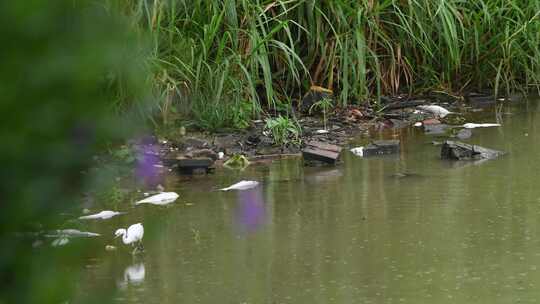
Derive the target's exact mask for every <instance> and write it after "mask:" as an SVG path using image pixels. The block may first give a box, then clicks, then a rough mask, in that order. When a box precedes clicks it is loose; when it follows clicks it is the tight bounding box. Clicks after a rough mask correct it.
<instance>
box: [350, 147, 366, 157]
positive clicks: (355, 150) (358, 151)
mask: <svg viewBox="0 0 540 304" xmlns="http://www.w3.org/2000/svg"><path fill="white" fill-rule="evenodd" d="M350 151H351V152H352V153H353V154H354V155H356V156H364V147H356V148H352V149H351V150H350Z"/></svg>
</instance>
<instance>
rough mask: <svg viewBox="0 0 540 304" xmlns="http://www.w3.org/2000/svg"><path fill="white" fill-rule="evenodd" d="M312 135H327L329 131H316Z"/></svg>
mask: <svg viewBox="0 0 540 304" xmlns="http://www.w3.org/2000/svg"><path fill="white" fill-rule="evenodd" d="M314 133H315V134H328V133H330V131H328V130H316V131H315V132H314Z"/></svg>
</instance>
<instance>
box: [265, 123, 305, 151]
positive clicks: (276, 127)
mask: <svg viewBox="0 0 540 304" xmlns="http://www.w3.org/2000/svg"><path fill="white" fill-rule="evenodd" d="M265 129H266V130H268V131H270V134H271V135H272V138H273V139H274V142H275V143H276V144H278V145H280V146H286V145H289V144H293V145H297V146H298V145H300V132H301V128H300V126H299V125H298V123H297V122H296V121H293V120H291V119H290V118H288V117H283V116H281V115H280V116H278V117H276V118H269V119H267V120H266V125H265Z"/></svg>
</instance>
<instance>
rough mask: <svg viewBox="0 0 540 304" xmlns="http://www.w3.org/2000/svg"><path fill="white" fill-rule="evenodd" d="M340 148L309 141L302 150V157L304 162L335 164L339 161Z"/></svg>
mask: <svg viewBox="0 0 540 304" xmlns="http://www.w3.org/2000/svg"><path fill="white" fill-rule="evenodd" d="M341 150H342V148H341V147H339V146H336V145H331V144H327V143H323V142H320V141H311V142H308V143H307V144H306V147H305V148H304V149H303V150H302V156H303V157H304V160H306V161H319V162H324V163H327V164H335V163H336V162H337V161H338V160H339V155H340V153H341Z"/></svg>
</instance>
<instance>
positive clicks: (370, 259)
mask: <svg viewBox="0 0 540 304" xmlns="http://www.w3.org/2000/svg"><path fill="white" fill-rule="evenodd" d="M525 106H527V105H526V104H524V106H523V107H516V108H509V109H506V110H505V111H512V112H513V113H514V115H506V116H504V117H503V127H501V128H493V129H478V130H475V132H474V134H473V136H472V137H471V138H470V139H467V140H466V142H467V143H471V144H478V145H482V146H485V147H488V148H493V149H497V150H503V151H507V152H508V154H507V155H505V156H503V157H501V158H500V159H497V160H491V161H486V162H482V163H480V164H478V163H472V164H475V165H467V166H463V165H461V163H450V162H446V161H441V160H440V157H439V155H440V147H435V146H433V145H431V144H430V143H431V142H432V141H433V140H434V138H433V136H432V135H426V134H424V133H423V132H422V131H421V130H419V129H415V128H411V129H405V130H402V131H400V132H397V131H390V132H391V133H387V134H376V137H377V138H394V139H400V140H401V141H402V143H403V144H402V150H401V153H400V155H399V156H397V157H391V158H378V157H373V158H360V157H355V156H354V155H352V154H351V153H349V152H348V151H345V153H344V159H343V164H341V165H340V166H338V167H329V168H304V167H303V166H302V164H301V163H300V162H297V161H295V160H287V161H281V162H275V163H273V164H272V165H271V166H270V167H257V166H251V167H248V168H247V169H246V170H245V171H242V172H237V171H229V170H217V171H216V173H215V174H214V175H211V176H208V177H205V178H193V179H189V180H185V179H182V180H181V179H179V178H178V177H176V176H169V177H168V179H167V180H166V181H165V183H164V185H166V189H167V190H170V191H176V192H178V193H179V194H180V195H181V197H182V201H185V202H189V203H190V204H189V205H187V204H181V203H179V204H175V205H173V206H172V207H171V208H166V209H163V208H143V209H140V208H135V209H134V210H133V212H130V213H129V214H127V215H126V216H125V217H119V218H114V219H111V222H110V223H109V222H105V223H88V225H92V226H91V227H85V229H86V228H88V229H89V230H91V231H94V230H95V231H96V232H99V233H100V234H102V235H103V236H107V235H111V231H113V230H114V228H115V227H118V226H126V225H128V224H129V223H133V222H139V221H141V222H144V225H145V228H147V230H148V233H147V235H145V244H144V245H145V249H146V255H145V257H144V264H141V263H133V264H132V265H130V266H128V267H127V268H126V265H125V263H118V262H116V263H115V262H113V261H111V260H113V259H112V257H111V256H110V255H107V254H101V255H99V257H98V258H97V259H99V260H100V261H101V264H100V265H101V266H100V267H99V271H98V270H96V269H94V270H92V268H90V267H88V265H84V266H85V267H88V269H87V268H85V274H86V276H87V277H88V280H87V281H88V282H92V283H93V284H95V285H96V286H107V285H113V286H114V285H116V284H114V283H115V280H116V279H118V275H119V274H122V273H123V274H124V275H123V278H124V279H123V280H122V282H123V286H127V284H131V282H133V283H135V282H141V283H142V280H144V284H142V285H140V287H142V286H144V288H136V289H129V288H128V289H127V291H126V292H122V293H121V296H122V297H121V298H120V300H119V301H120V302H122V303H310V304H313V303H321V304H322V303H501V304H502V303H534V302H536V301H538V299H540V291H539V290H540V289H539V286H540V237H539V236H540V221H539V216H540V187H538V172H540V116H538V108H537V107H536V104H530V105H529V108H528V109H527V108H525ZM479 115H483V116H481V117H478V120H476V121H474V122H489V121H494V117H493V116H494V115H495V114H494V113H493V112H489V111H484V112H481V113H480V114H479ZM437 140H439V139H437ZM364 142H365V141H364ZM467 164H468V163H467ZM242 179H245V180H263V181H264V182H263V183H262V185H261V186H260V187H258V188H256V189H252V190H248V191H239V192H236V193H230V192H221V191H211V190H212V189H216V188H217V187H218V186H219V185H228V184H232V183H234V182H236V181H238V180H242ZM126 204H127V203H126ZM107 241H108V240H107ZM67 247H69V246H67ZM123 254H125V255H126V258H127V257H129V253H126V252H122V251H118V253H117V255H118V256H119V258H118V259H120V256H122V255H123ZM89 264H90V263H89ZM145 267H146V269H148V270H149V271H148V273H149V275H148V276H146V272H145ZM150 270H151V271H150ZM112 274H114V275H112ZM150 274H151V275H150ZM96 282H98V283H99V284H98V283H96ZM111 283H112V284H111ZM86 286H94V285H92V284H90V283H88V284H87V285H83V286H81V288H83V289H84V288H86ZM88 288H90V287H88ZM98 291H99V289H98Z"/></svg>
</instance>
